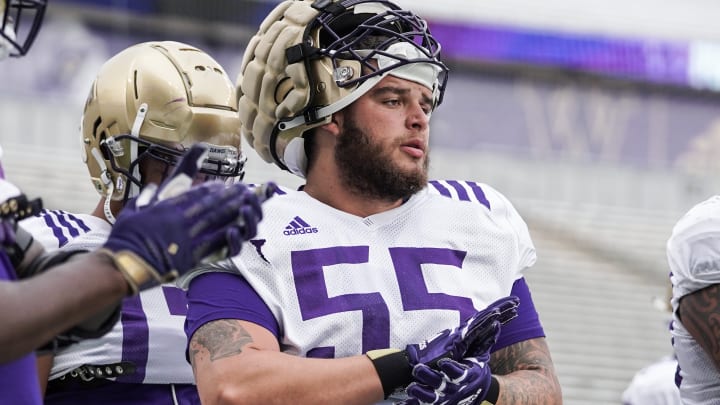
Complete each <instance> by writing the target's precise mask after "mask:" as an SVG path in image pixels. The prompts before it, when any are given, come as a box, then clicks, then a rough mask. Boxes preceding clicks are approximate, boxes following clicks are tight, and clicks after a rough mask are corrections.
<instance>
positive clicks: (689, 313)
mask: <svg viewBox="0 0 720 405" xmlns="http://www.w3.org/2000/svg"><path fill="white" fill-rule="evenodd" d="M680 318H681V320H682V324H683V326H685V328H686V329H687V330H688V332H690V334H691V335H692V336H693V338H695V340H696V341H697V342H698V344H700V346H702V347H703V349H705V351H706V352H707V353H708V354H709V355H710V356H712V358H713V359H714V360H715V363H716V364H720V285H711V286H710V287H707V288H703V289H702V290H699V291H696V292H694V293H692V294H690V295H687V296H685V297H683V298H682V300H681V301H680Z"/></svg>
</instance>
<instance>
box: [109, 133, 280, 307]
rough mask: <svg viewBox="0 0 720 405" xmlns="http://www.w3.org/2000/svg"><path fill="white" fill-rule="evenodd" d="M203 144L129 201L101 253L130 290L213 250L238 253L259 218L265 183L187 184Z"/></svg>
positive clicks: (267, 191)
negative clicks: (162, 179) (156, 183)
mask: <svg viewBox="0 0 720 405" xmlns="http://www.w3.org/2000/svg"><path fill="white" fill-rule="evenodd" d="M206 153H207V148H206V147H205V146H202V145H194V146H193V147H192V148H191V149H190V150H189V151H188V152H187V153H186V154H185V156H183V159H182V160H181V161H180V162H179V163H178V165H177V167H176V168H175V170H174V171H173V173H172V174H171V175H170V177H169V178H168V179H167V180H166V181H165V182H163V184H162V185H160V187H152V186H146V187H145V188H144V189H143V191H142V193H141V194H140V195H139V196H138V197H137V199H135V200H134V201H132V202H128V204H127V205H126V207H125V208H124V209H123V210H122V212H121V213H120V215H119V216H118V218H117V221H116V223H115V225H114V226H113V229H112V231H111V233H110V236H109V238H108V240H107V242H106V243H105V245H104V246H103V249H102V250H101V251H103V252H105V253H106V254H108V255H109V256H111V258H112V259H113V261H114V263H115V265H116V266H117V267H118V269H119V270H120V271H121V272H122V273H123V275H124V276H125V278H126V279H127V280H128V283H129V284H130V287H131V292H132V293H133V294H135V293H137V292H138V291H139V290H141V289H144V288H148V287H152V286H154V285H157V284H160V283H164V282H168V281H172V280H174V279H175V278H176V277H177V276H178V275H179V274H182V273H185V272H187V271H188V270H190V269H192V268H193V267H195V266H196V265H198V264H199V263H200V262H201V261H202V260H203V259H205V258H206V257H208V256H210V255H214V254H216V253H217V252H218V251H223V252H224V257H227V256H230V255H235V254H237V253H239V252H240V249H241V247H242V242H243V241H245V240H248V239H250V238H252V237H254V236H255V234H256V232H257V223H258V222H259V221H260V220H261V219H262V209H261V207H260V203H261V201H263V200H264V199H266V198H268V197H269V196H271V195H272V193H273V192H274V190H275V189H276V187H275V185H274V184H272V183H269V184H268V185H267V186H266V187H264V188H262V193H255V192H253V191H251V190H250V189H249V188H248V187H247V186H245V185H244V184H242V183H234V184H232V185H230V186H227V185H225V184H224V183H222V182H216V181H213V182H206V183H202V184H200V185H197V186H192V181H193V177H194V176H195V174H197V172H198V170H199V168H200V166H201V164H202V162H203V160H204V157H205V154H206Z"/></svg>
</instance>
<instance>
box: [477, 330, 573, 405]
mask: <svg viewBox="0 0 720 405" xmlns="http://www.w3.org/2000/svg"><path fill="white" fill-rule="evenodd" d="M490 369H491V370H492V372H493V374H495V375H497V376H507V377H506V378H503V386H504V389H502V390H501V397H502V403H510V404H559V403H562V398H561V394H560V384H559V381H558V380H557V376H556V375H555V367H554V366H553V363H552V359H551V357H550V351H549V349H548V347H547V344H546V342H545V339H530V340H526V341H523V342H519V343H516V344H513V345H511V346H508V347H506V348H504V349H501V350H498V351H496V352H495V353H493V354H492V357H491V359H490ZM511 373H516V374H515V375H517V377H518V378H514V376H508V374H511Z"/></svg>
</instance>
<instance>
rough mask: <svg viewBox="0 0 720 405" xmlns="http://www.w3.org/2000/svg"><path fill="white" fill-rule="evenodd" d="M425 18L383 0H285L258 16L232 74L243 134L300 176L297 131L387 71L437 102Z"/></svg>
mask: <svg viewBox="0 0 720 405" xmlns="http://www.w3.org/2000/svg"><path fill="white" fill-rule="evenodd" d="M446 73H447V68H446V67H445V65H444V64H443V63H442V62H441V61H440V44H439V43H438V42H437V41H436V40H435V38H433V37H432V35H430V32H429V31H428V27H427V23H426V22H425V20H423V19H421V18H420V17H418V16H416V15H415V14H413V13H412V12H410V11H407V10H402V9H401V8H400V7H398V6H397V5H395V4H393V3H391V2H389V1H385V0H375V1H372V0H335V1H332V0H317V1H313V0H286V1H283V2H282V3H280V4H279V5H278V6H277V7H276V8H275V9H274V10H273V11H272V12H271V13H270V14H269V15H268V16H267V17H266V18H265V20H264V21H263V23H262V24H261V25H260V29H259V31H258V33H257V34H255V36H254V37H253V38H252V39H251V40H250V43H249V44H248V46H247V49H246V51H245V54H244V57H243V62H242V66H241V68H240V74H239V76H238V78H237V93H238V98H239V100H238V111H239V113H240V121H242V133H243V136H245V138H246V139H247V141H248V142H249V143H250V145H252V147H253V148H254V149H255V150H256V151H257V152H258V154H259V155H260V156H261V157H262V158H263V159H264V160H265V161H267V162H275V163H276V164H277V165H278V166H280V167H281V168H282V169H286V170H289V171H291V172H292V173H295V174H297V175H299V176H304V174H305V173H304V172H305V169H306V167H305V166H306V162H305V159H306V158H305V154H304V147H303V142H302V136H303V134H304V133H305V131H307V130H308V129H310V128H313V127H316V126H319V125H323V124H325V123H328V122H329V121H330V117H331V115H332V114H333V113H335V112H337V111H340V110H341V109H343V108H345V107H346V106H347V105H349V104H350V103H352V102H353V101H355V100H356V99H357V98H359V97H360V96H361V95H363V94H364V93H365V92H367V91H368V90H370V89H371V88H372V87H373V86H374V85H375V84H377V83H378V82H379V81H380V80H381V79H382V78H383V77H385V76H386V75H388V74H390V75H394V76H398V77H400V78H403V79H407V80H412V81H415V82H418V83H421V84H423V85H425V86H426V87H428V88H430V89H431V90H432V91H433V93H434V100H433V101H434V105H433V107H435V106H437V105H438V104H440V102H441V101H442V95H443V92H444V90H445V84H446V80H447V75H446Z"/></svg>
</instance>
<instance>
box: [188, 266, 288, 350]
mask: <svg viewBox="0 0 720 405" xmlns="http://www.w3.org/2000/svg"><path fill="white" fill-rule="evenodd" d="M187 300H188V313H187V317H186V319H185V333H186V334H187V336H188V340H189V339H190V338H191V337H192V335H193V334H194V333H195V331H196V330H198V328H200V327H201V326H203V325H204V324H206V323H208V322H212V321H216V320H218V319H239V320H243V321H248V322H252V323H255V324H258V325H260V326H262V327H263V328H265V329H267V330H269V331H270V332H271V333H272V334H273V335H275V336H276V337H277V336H278V335H279V332H278V329H279V327H278V323H277V320H276V319H275V317H274V316H273V314H272V312H271V311H270V308H268V307H267V305H266V304H265V302H264V301H263V300H262V298H260V296H259V295H258V293H257V292H255V290H254V289H253V288H252V287H251V286H250V284H249V283H248V282H247V281H246V280H245V278H244V277H243V276H241V275H240V274H231V273H223V272H215V273H205V274H202V275H200V276H198V277H197V278H195V279H194V280H193V281H192V282H191V283H190V287H189V288H188V291H187Z"/></svg>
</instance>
